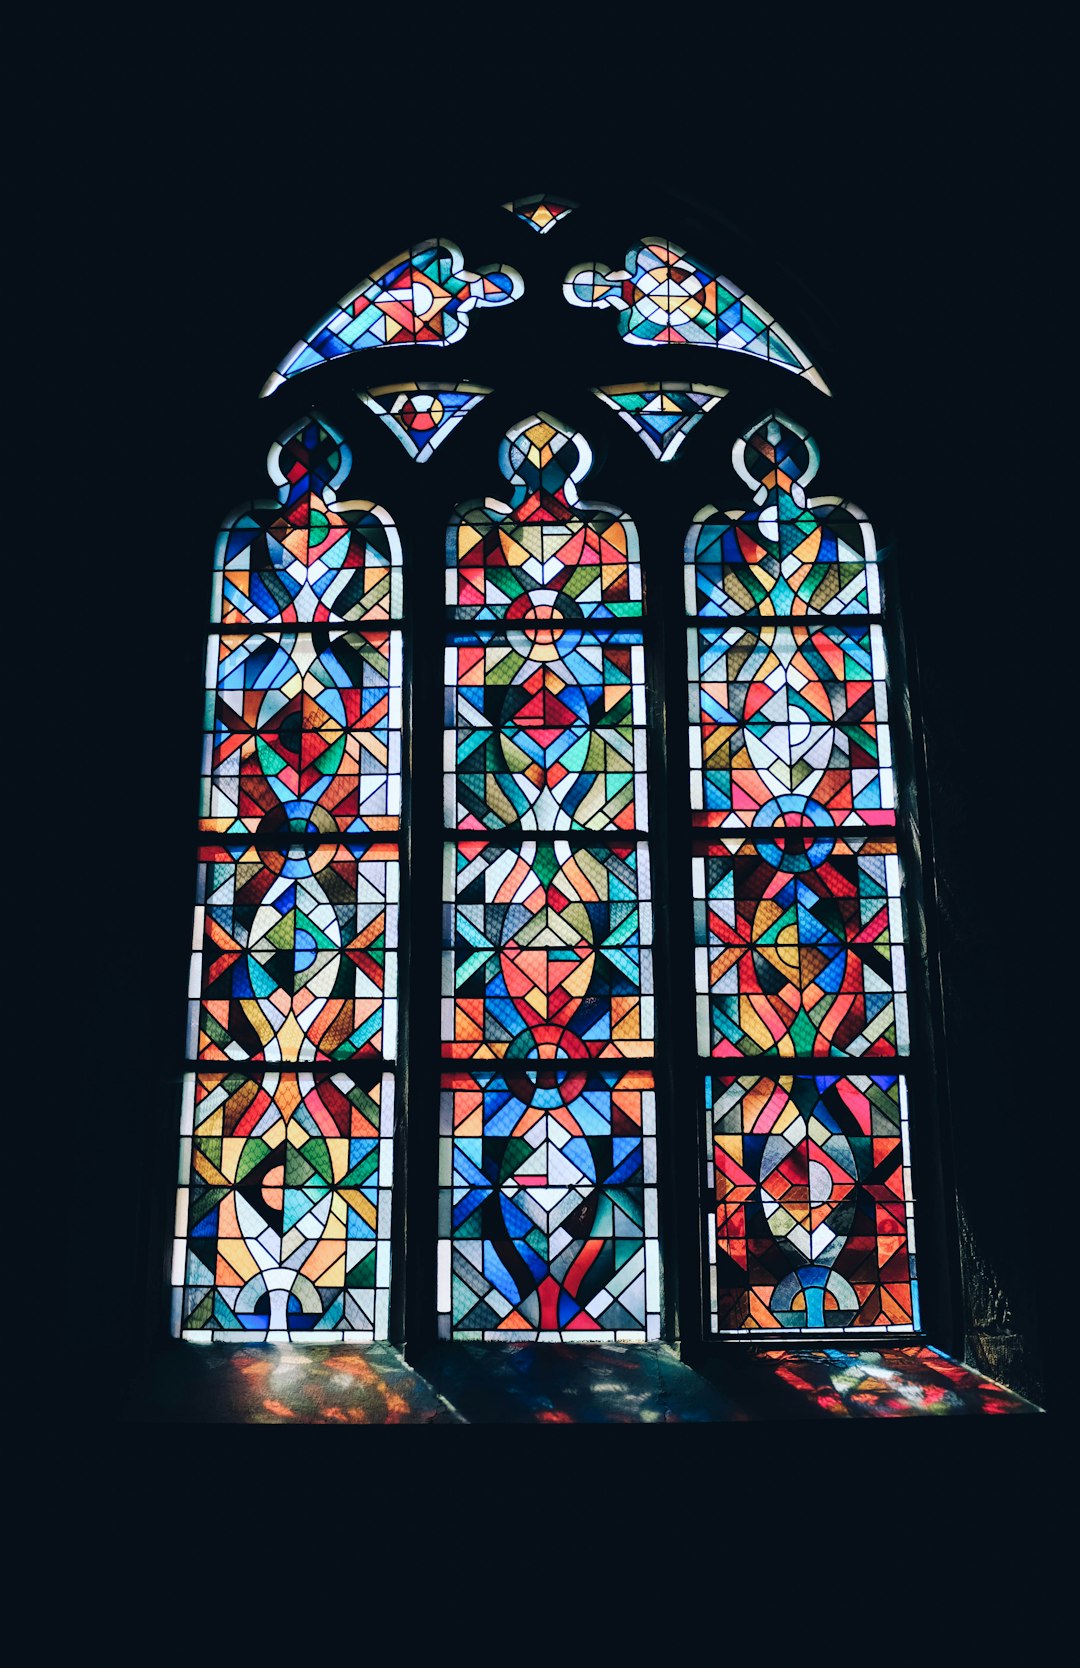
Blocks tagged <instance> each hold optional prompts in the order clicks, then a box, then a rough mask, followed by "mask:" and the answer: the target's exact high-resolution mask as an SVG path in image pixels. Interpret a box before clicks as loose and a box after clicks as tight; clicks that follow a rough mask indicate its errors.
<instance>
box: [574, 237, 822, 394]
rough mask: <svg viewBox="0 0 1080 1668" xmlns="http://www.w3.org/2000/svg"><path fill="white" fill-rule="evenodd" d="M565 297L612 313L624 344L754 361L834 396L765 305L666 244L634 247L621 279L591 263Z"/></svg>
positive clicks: (655, 241)
mask: <svg viewBox="0 0 1080 1668" xmlns="http://www.w3.org/2000/svg"><path fill="white" fill-rule="evenodd" d="M563 294H564V295H565V297H566V299H567V301H568V302H570V304H571V306H573V307H610V308H613V309H614V310H615V311H616V313H617V314H618V319H619V334H620V336H621V337H622V339H623V340H624V341H625V342H629V343H631V344H633V345H635V346H636V345H641V346H651V345H656V346H664V347H670V346H676V345H685V346H690V347H714V348H726V349H728V350H729V351H731V352H734V353H748V354H753V355H754V356H755V357H756V358H759V359H766V360H768V361H769V363H770V364H771V365H778V366H780V367H781V369H783V370H788V371H794V372H795V373H796V375H798V376H802V377H805V378H806V379H807V381H809V382H812V383H813V384H814V386H815V387H816V388H820V389H821V390H822V392H823V393H826V394H827V393H828V392H829V389H828V387H827V385H826V383H825V382H824V380H823V378H822V376H821V373H820V372H819V371H818V370H816V369H815V367H814V366H813V365H812V364H811V362H810V360H809V358H808V357H807V355H806V354H805V353H804V352H803V350H802V348H800V347H799V345H798V343H797V342H796V341H795V340H794V339H793V338H792V337H791V336H790V335H789V334H788V332H787V331H786V330H784V329H783V328H782V327H781V326H780V325H779V324H778V323H777V321H776V320H775V319H774V318H773V316H772V314H771V313H768V312H766V310H765V309H764V307H762V306H761V304H760V302H757V301H754V300H753V299H752V298H751V297H750V296H748V295H747V294H746V292H745V290H742V289H740V288H739V286H738V284H735V283H733V282H732V280H731V279H730V278H722V277H721V276H720V275H719V274H718V273H716V272H713V271H712V269H711V268H710V267H708V266H705V265H704V264H703V263H700V262H698V261H696V260H694V259H693V258H692V257H691V256H689V255H688V254H687V253H686V251H685V250H684V249H681V248H680V247H679V245H678V244H676V243H672V242H670V241H669V240H668V239H666V238H648V239H646V240H644V241H643V242H641V243H635V244H634V245H633V247H632V248H630V249H628V250H627V252H626V265H625V267H622V268H620V269H619V270H617V271H616V270H614V269H613V268H611V267H607V266H604V265H601V264H597V263H594V262H588V261H586V262H584V263H582V264H581V265H578V266H575V267H572V268H571V269H570V271H569V272H568V273H567V275H566V278H565V280H564V283H563Z"/></svg>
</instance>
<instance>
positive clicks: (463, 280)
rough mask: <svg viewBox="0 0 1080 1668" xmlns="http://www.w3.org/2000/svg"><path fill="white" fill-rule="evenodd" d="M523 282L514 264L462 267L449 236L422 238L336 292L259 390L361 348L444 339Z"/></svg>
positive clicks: (510, 297)
mask: <svg viewBox="0 0 1080 1668" xmlns="http://www.w3.org/2000/svg"><path fill="white" fill-rule="evenodd" d="M523 290H524V285H523V283H522V279H521V274H520V273H518V272H515V270H514V268H513V267H510V266H498V265H496V266H482V267H480V268H478V270H477V271H476V272H469V271H468V270H467V269H466V267H465V257H464V256H463V255H462V253H461V250H460V249H459V248H458V246H457V244H456V243H450V242H448V240H447V239H446V238H429V239H428V240H427V241H426V242H425V243H417V244H415V245H414V246H413V247H412V248H411V249H407V250H405V252H404V254H401V255H396V256H395V257H394V259H393V260H392V261H388V262H387V264H386V265H385V266H383V267H380V268H379V270H378V271H377V272H373V273H372V274H371V276H370V277H369V278H365V279H364V280H363V282H362V283H360V284H358V285H357V286H356V288H355V289H352V290H350V291H349V293H348V295H343V296H342V298H341V300H340V301H339V302H338V304H337V306H336V307H332V308H331V309H330V311H329V312H328V313H327V314H326V315H325V317H324V318H321V319H320V320H319V322H318V323H317V324H316V325H314V326H313V327H312V329H311V330H310V331H309V332H308V334H307V335H306V336H304V337H302V338H301V339H300V341H298V342H297V343H296V345H295V347H293V348H290V350H289V352H288V353H287V354H286V355H285V357H284V359H282V361H281V363H280V364H279V365H278V367H277V369H276V370H274V371H272V372H271V373H270V375H269V377H268V378H267V379H266V382H265V384H264V386H263V389H262V393H263V396H264V397H265V396H266V395H268V394H273V393H274V392H276V390H277V389H278V388H280V387H281V386H282V384H283V383H284V382H285V380H286V378H287V377H293V376H299V374H300V372H301V371H307V370H310V369H311V368H312V366H314V365H324V364H326V363H327V362H328V361H330V360H333V359H340V358H342V357H343V356H344V355H345V354H347V353H359V352H361V351H362V350H363V349H365V348H380V347H423V346H430V347H449V345H450V344H451V342H456V341H458V340H459V339H460V338H461V337H462V336H463V335H464V334H465V332H466V330H468V328H469V319H468V314H469V312H470V311H471V310H472V309H473V308H477V307H502V306H505V305H506V304H507V303H508V302H511V301H516V300H517V299H518V297H519V296H520V295H521V294H522V293H523Z"/></svg>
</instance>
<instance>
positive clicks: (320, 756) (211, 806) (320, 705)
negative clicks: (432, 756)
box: [201, 626, 401, 839]
mask: <svg viewBox="0 0 1080 1668" xmlns="http://www.w3.org/2000/svg"><path fill="white" fill-rule="evenodd" d="M207 726H208V729H209V736H208V746H207V756H206V759H205V763H204V770H205V772H206V774H204V776H203V783H202V790H203V797H202V812H203V820H202V823H201V826H202V828H203V830H204V831H205V832H207V833H218V834H235V833H242V832H244V831H247V832H249V833H260V834H262V835H264V836H266V837H270V838H278V839H280V838H281V837H283V835H286V834H288V833H289V832H295V833H304V834H324V835H325V834H332V833H334V832H341V833H355V832H363V831H370V832H385V831H387V830H389V829H396V828H397V826H398V820H399V813H400V808H401V636H400V633H399V632H396V631H395V632H390V631H381V632H364V633H360V632H355V631H334V630H331V629H330V628H329V627H326V626H324V627H322V628H316V629H315V630H314V631H310V632H283V633H281V635H280V636H277V637H265V636H243V637H241V636H232V635H222V636H220V637H219V636H214V637H211V639H210V643H209V649H208V653H207Z"/></svg>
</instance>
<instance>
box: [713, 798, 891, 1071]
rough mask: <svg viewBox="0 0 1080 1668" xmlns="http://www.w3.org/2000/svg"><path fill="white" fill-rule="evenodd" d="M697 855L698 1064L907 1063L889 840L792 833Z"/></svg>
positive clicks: (808, 830) (727, 843) (732, 842)
mask: <svg viewBox="0 0 1080 1668" xmlns="http://www.w3.org/2000/svg"><path fill="white" fill-rule="evenodd" d="M819 814H820V815H821V817H822V818H824V817H825V815H826V813H824V812H821V813H819ZM695 853H696V854H695V856H694V859H693V872H694V897H695V900H696V901H695V904H694V921H695V942H696V944H697V946H698V949H697V952H696V956H697V975H696V977H697V990H698V1046H699V1049H700V1051H701V1053H702V1054H708V1053H710V1051H711V1053H712V1054H713V1055H739V1054H743V1055H747V1054H780V1055H810V1056H818V1055H822V1054H850V1055H855V1056H863V1055H895V1054H906V1053H907V1050H908V1030H907V996H906V977H905V969H904V949H903V945H904V936H903V927H902V916H901V906H900V865H899V860H898V858H897V855H896V841H895V839H894V838H892V837H891V836H876V835H862V834H843V835H841V834H837V833H835V832H832V831H826V830H824V829H822V828H813V827H807V826H805V825H804V826H788V827H785V828H784V829H782V830H777V833H776V837H775V838H774V839H773V840H767V839H765V838H756V839H752V840H751V839H747V840H740V839H738V838H727V839H724V840H717V841H712V842H709V843H705V842H702V841H699V842H697V843H696V846H695Z"/></svg>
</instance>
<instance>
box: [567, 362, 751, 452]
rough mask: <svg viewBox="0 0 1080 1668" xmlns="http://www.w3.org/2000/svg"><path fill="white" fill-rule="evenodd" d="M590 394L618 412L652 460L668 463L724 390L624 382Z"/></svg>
mask: <svg viewBox="0 0 1080 1668" xmlns="http://www.w3.org/2000/svg"><path fill="white" fill-rule="evenodd" d="M593 393H594V394H595V395H596V396H597V398H598V399H601V400H603V402H604V404H605V405H609V406H610V407H611V409H612V411H616V412H618V414H619V416H620V417H621V418H622V419H623V421H624V422H625V423H628V424H629V426H630V427H631V428H632V429H633V431H634V433H635V434H636V435H639V436H640V438H641V439H642V440H643V441H644V442H645V444H646V446H647V447H648V448H649V451H650V452H651V453H652V455H653V457H654V458H659V460H660V462H661V463H670V461H671V459H672V458H673V457H674V456H675V454H676V452H677V451H678V449H679V447H680V446H681V445H682V443H683V441H684V440H685V439H686V437H687V435H688V434H689V433H690V430H691V429H692V428H694V427H695V426H696V424H698V423H700V421H701V419H702V418H703V417H704V416H705V415H706V413H707V412H710V411H712V410H713V408H714V406H717V405H719V403H720V401H721V400H722V399H723V398H724V395H725V394H726V393H727V389H726V388H714V387H712V386H711V385H710V384H708V383H704V382H624V383H620V384H618V385H617V386H612V387H609V388H594V389H593Z"/></svg>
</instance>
